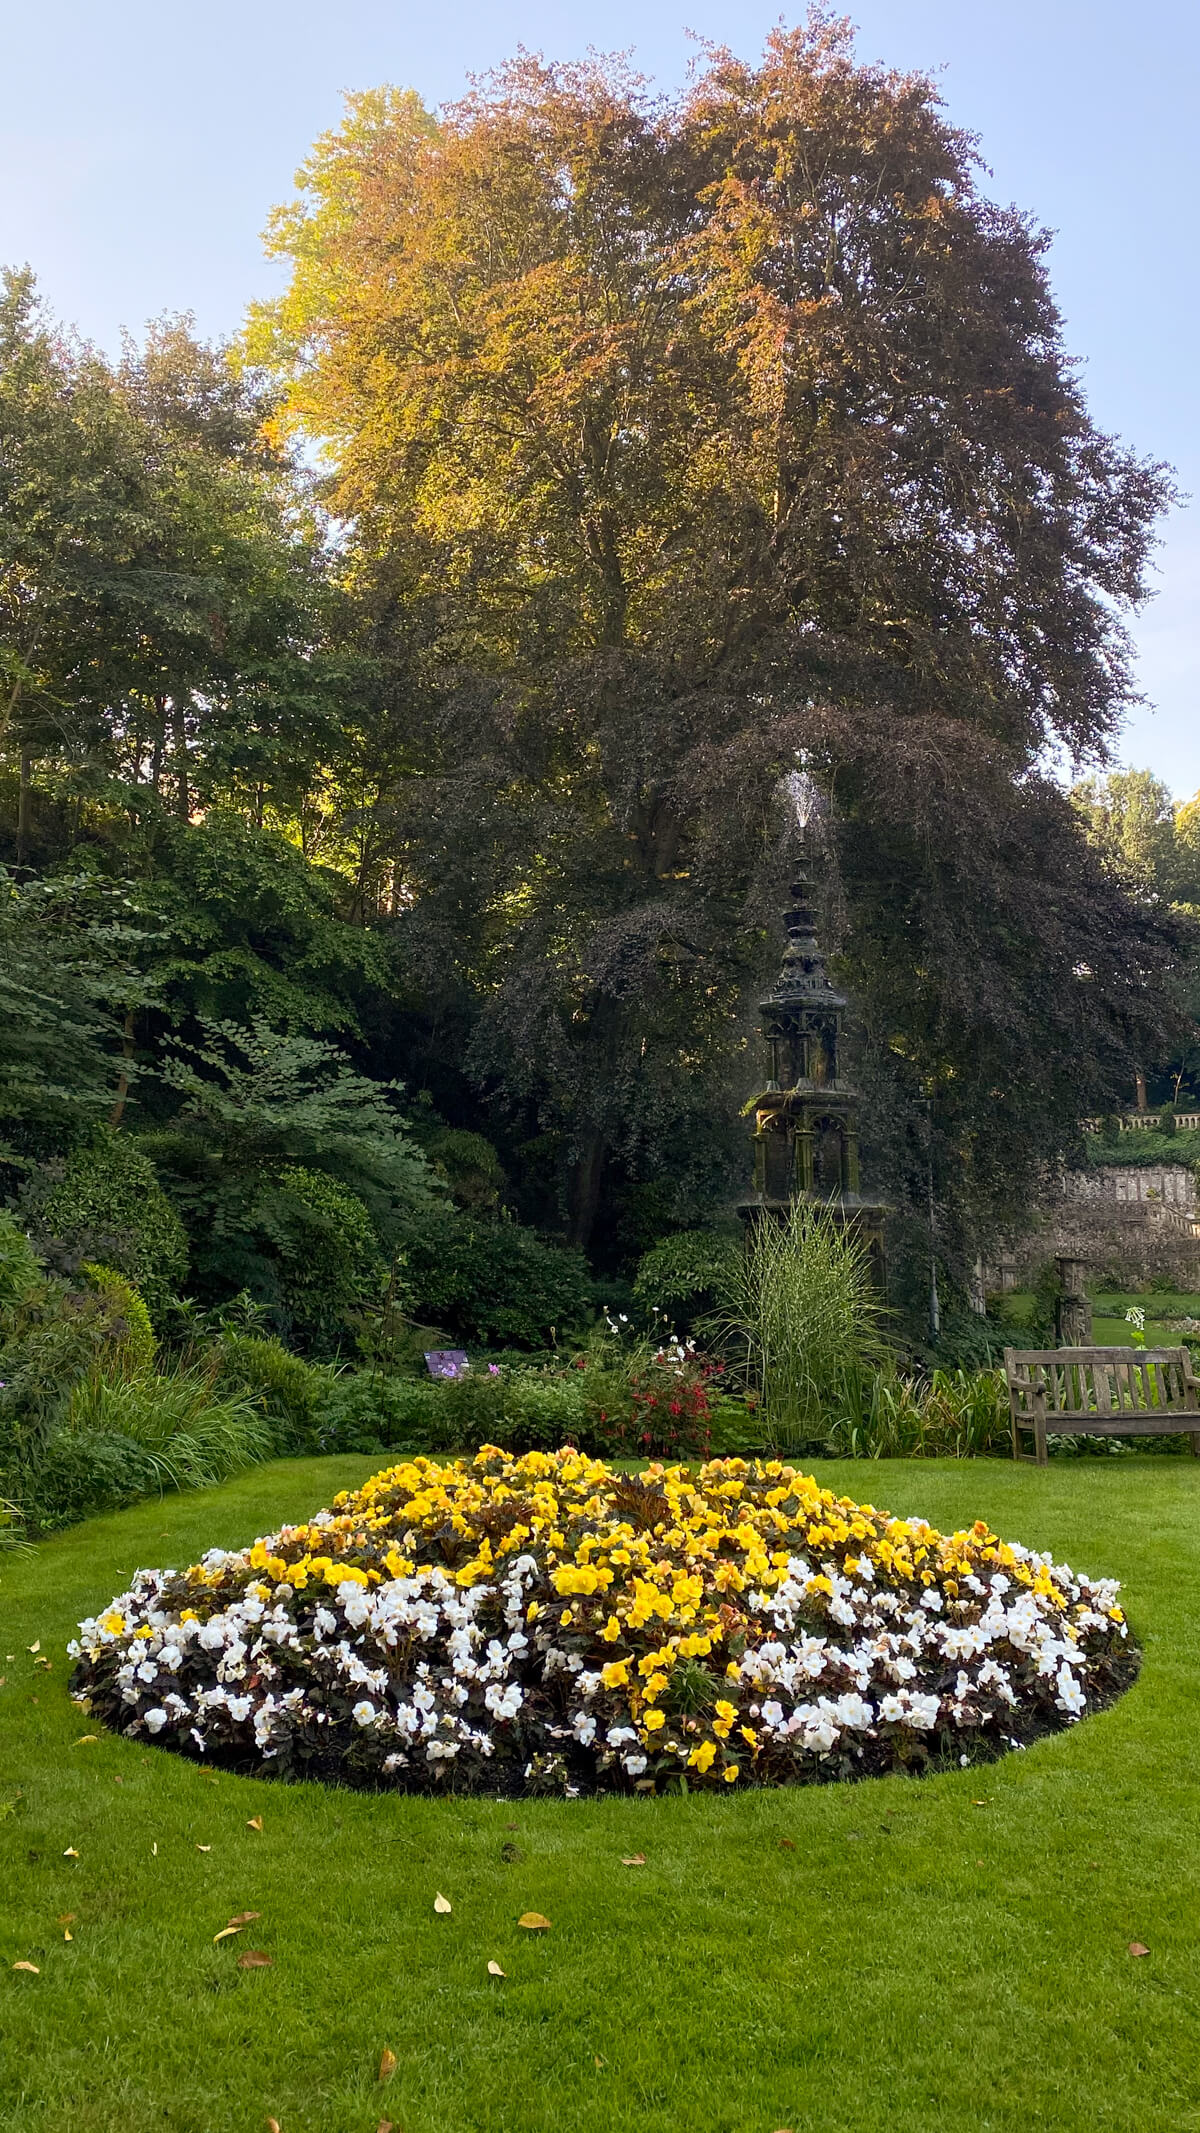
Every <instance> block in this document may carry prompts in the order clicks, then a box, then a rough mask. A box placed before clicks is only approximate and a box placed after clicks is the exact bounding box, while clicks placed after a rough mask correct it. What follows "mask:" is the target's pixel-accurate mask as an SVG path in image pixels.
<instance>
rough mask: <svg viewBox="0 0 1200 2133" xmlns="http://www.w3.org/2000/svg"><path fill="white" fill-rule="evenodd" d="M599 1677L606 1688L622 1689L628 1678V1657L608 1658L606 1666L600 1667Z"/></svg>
mask: <svg viewBox="0 0 1200 2133" xmlns="http://www.w3.org/2000/svg"><path fill="white" fill-rule="evenodd" d="M600 1679H601V1681H602V1682H603V1683H604V1686H605V1688H606V1689H623V1688H624V1687H625V1686H626V1684H627V1682H628V1680H629V1661H628V1659H613V1660H610V1662H609V1664H608V1665H607V1666H604V1667H601V1669H600Z"/></svg>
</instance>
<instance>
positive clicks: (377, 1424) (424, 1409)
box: [314, 1371, 450, 1452]
mask: <svg viewBox="0 0 1200 2133" xmlns="http://www.w3.org/2000/svg"><path fill="white" fill-rule="evenodd" d="M444 1389H445V1388H444V1387H443V1386H442V1385H441V1384H436V1383H435V1382H434V1381H433V1379H432V1378H425V1379H422V1378H409V1377H388V1376H384V1375H383V1374H382V1373H377V1372H374V1371H370V1372H368V1371H362V1372H360V1373H359V1374H358V1375H357V1376H349V1375H347V1376H345V1377H341V1378H337V1379H336V1380H334V1382H333V1383H332V1384H331V1385H330V1387H329V1389H328V1391H327V1392H326V1394H325V1397H324V1399H323V1400H322V1401H321V1405H320V1409H319V1411H318V1414H317V1418H316V1438H315V1444H314V1449H315V1450H318V1451H322V1452H373V1451H376V1450H383V1451H409V1452H424V1451H439V1450H443V1449H447V1450H448V1449H449V1448H450V1447H449V1445H448V1443H447V1440H446V1437H445V1434H444V1429H445V1424H444V1419H443V1409H442V1398H443V1393H444Z"/></svg>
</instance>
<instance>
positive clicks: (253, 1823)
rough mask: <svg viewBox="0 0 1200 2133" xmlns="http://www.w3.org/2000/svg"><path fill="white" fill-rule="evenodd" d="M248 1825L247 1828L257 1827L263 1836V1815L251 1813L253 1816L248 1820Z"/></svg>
mask: <svg viewBox="0 0 1200 2133" xmlns="http://www.w3.org/2000/svg"><path fill="white" fill-rule="evenodd" d="M246 1827H247V1829H256V1830H257V1831H258V1834H259V1836H260V1837H261V1835H262V1816H261V1815H251V1817H250V1819H249V1821H248V1822H247V1824H246Z"/></svg>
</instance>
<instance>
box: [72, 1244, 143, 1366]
mask: <svg viewBox="0 0 1200 2133" xmlns="http://www.w3.org/2000/svg"><path fill="white" fill-rule="evenodd" d="M79 1271H80V1273H81V1274H82V1275H83V1277H84V1280H85V1281H86V1282H87V1284H88V1287H89V1288H90V1289H91V1290H92V1291H93V1292H94V1293H95V1294H96V1295H97V1296H98V1297H99V1298H100V1301H101V1303H102V1304H103V1306H104V1310H105V1314H106V1317H107V1321H108V1329H109V1330H108V1335H107V1338H106V1341H105V1347H104V1356H103V1364H104V1367H105V1369H107V1370H112V1371H115V1372H116V1374H117V1375H118V1376H120V1377H131V1378H136V1377H144V1376H145V1375H146V1373H147V1372H148V1371H151V1370H153V1368H154V1358H155V1356H156V1355H157V1353H158V1342H157V1341H156V1339H155V1337H154V1328H153V1326H152V1325H151V1323H150V1313H149V1312H148V1310H147V1309H146V1306H145V1304H144V1303H143V1301H142V1299H141V1297H140V1296H139V1295H138V1292H137V1290H136V1289H135V1288H134V1286H133V1283H132V1282H130V1281H126V1279H125V1276H124V1275H123V1274H118V1273H116V1272H114V1270H113V1268H112V1267H109V1266H96V1265H95V1264H94V1263H93V1262H91V1261H88V1260H85V1261H84V1264H83V1265H82V1266H81V1268H80V1270H79Z"/></svg>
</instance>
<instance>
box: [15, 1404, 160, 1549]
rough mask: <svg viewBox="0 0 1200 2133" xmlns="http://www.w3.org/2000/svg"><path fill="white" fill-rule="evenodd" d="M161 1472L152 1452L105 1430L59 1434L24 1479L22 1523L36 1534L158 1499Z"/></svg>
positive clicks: (53, 1438)
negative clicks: (151, 1499)
mask: <svg viewBox="0 0 1200 2133" xmlns="http://www.w3.org/2000/svg"><path fill="white" fill-rule="evenodd" d="M164 1485H165V1477H164V1470H163V1467H162V1465H161V1463H160V1461H159V1459H158V1458H157V1457H156V1455H155V1454H154V1452H152V1451H151V1450H149V1449H148V1448H147V1447H146V1446H145V1445H142V1444H137V1443H135V1442H134V1440H133V1438H132V1437H128V1436H124V1435H121V1436H114V1435H113V1433H112V1431H111V1430H109V1429H96V1430H85V1429H60V1430H58V1431H57V1432H56V1433H55V1435H54V1436H53V1437H52V1438H51V1439H50V1442H49V1443H48V1445H47V1447H46V1449H45V1452H44V1454H43V1456H42V1458H41V1459H40V1460H39V1462H38V1465H37V1468H36V1470H35V1471H34V1472H33V1473H31V1474H30V1475H29V1476H28V1477H27V1483H26V1493H25V1496H24V1500H23V1508H24V1514H25V1517H26V1518H27V1519H28V1520H29V1522H30V1523H31V1524H32V1525H34V1526H35V1527H36V1528H38V1529H39V1530H41V1531H45V1532H51V1531H53V1530H54V1529H55V1528H56V1527H59V1526H70V1525H75V1524H76V1523H77V1522H78V1521H79V1520H80V1519H81V1518H92V1517H94V1516H95V1515H96V1514H97V1512H100V1511H120V1510H122V1509H124V1507H125V1505H126V1504H131V1503H137V1502H138V1501H139V1500H140V1499H141V1498H142V1497H143V1496H157V1495H159V1494H160V1493H161V1491H162V1489H163V1487H164Z"/></svg>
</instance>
